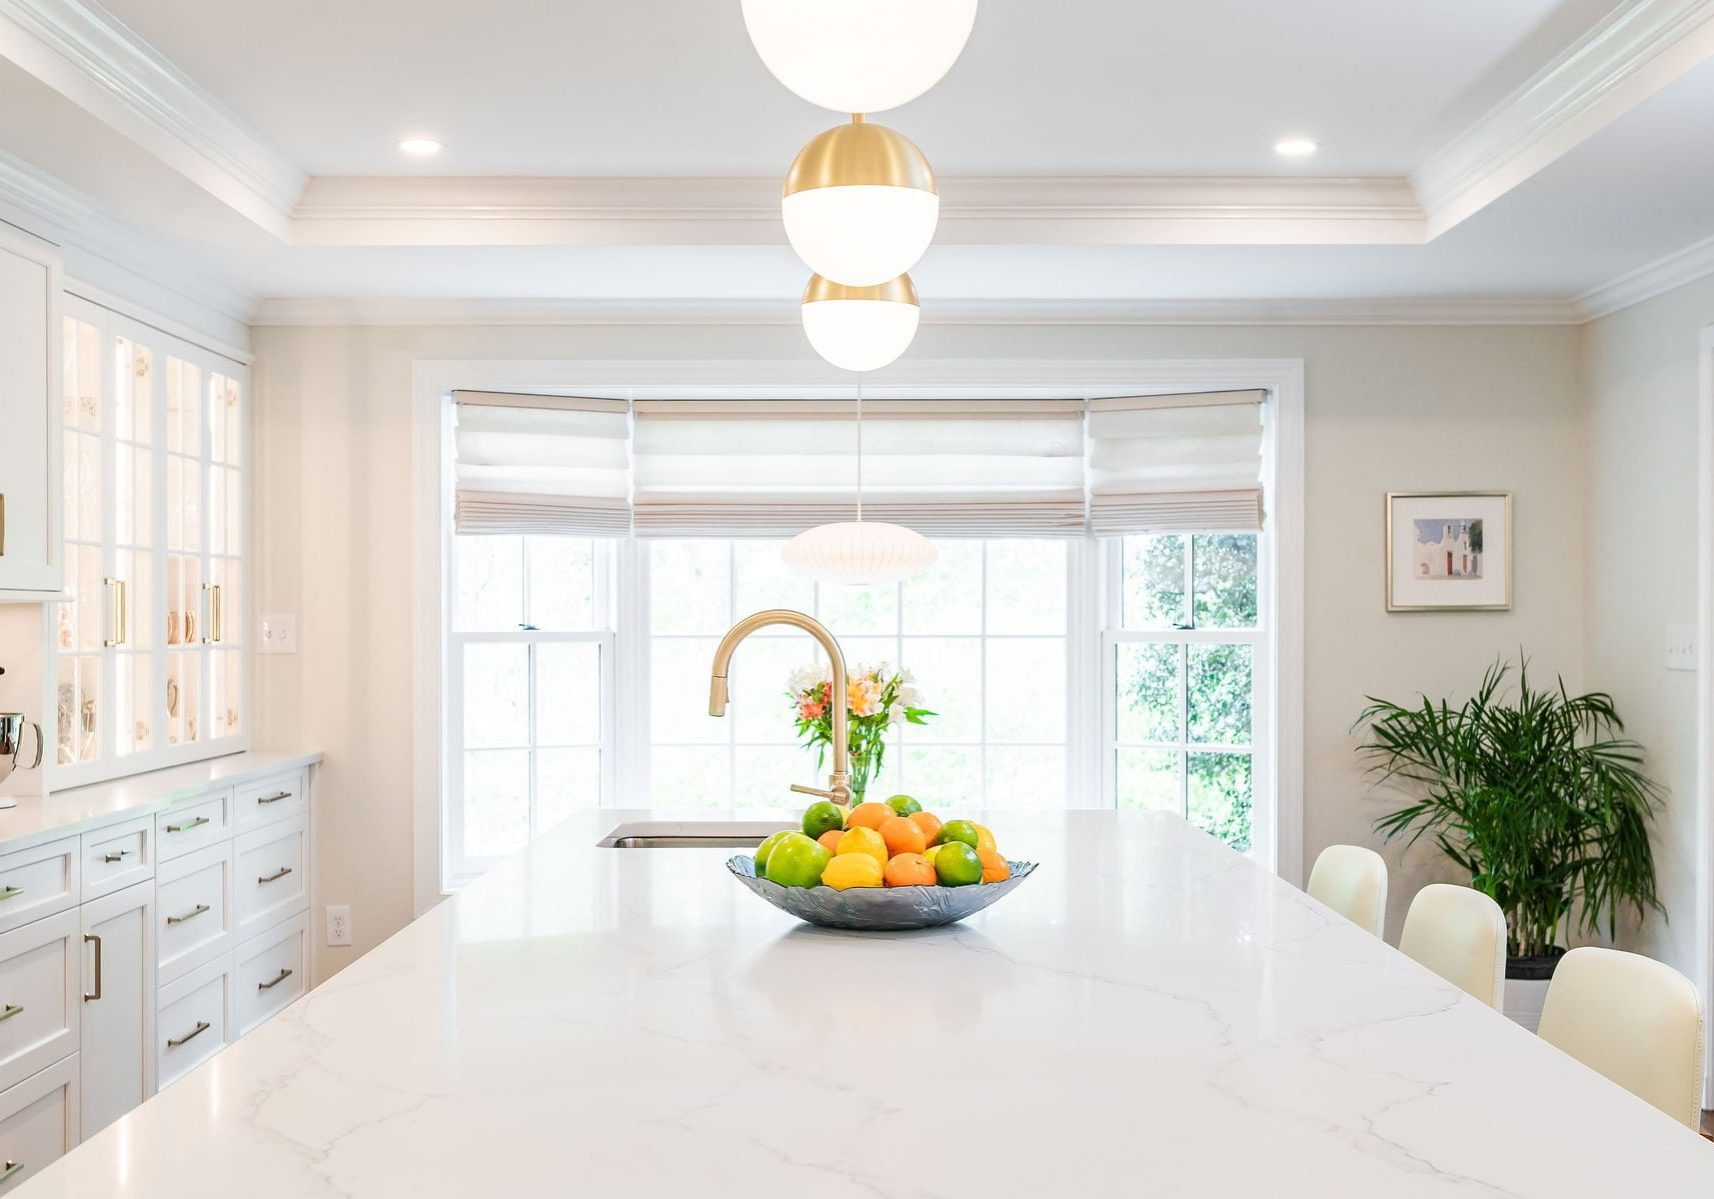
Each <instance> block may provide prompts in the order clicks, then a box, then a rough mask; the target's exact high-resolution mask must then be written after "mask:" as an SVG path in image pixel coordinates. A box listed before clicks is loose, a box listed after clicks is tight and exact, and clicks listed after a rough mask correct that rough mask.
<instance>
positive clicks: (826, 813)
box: [803, 799, 845, 840]
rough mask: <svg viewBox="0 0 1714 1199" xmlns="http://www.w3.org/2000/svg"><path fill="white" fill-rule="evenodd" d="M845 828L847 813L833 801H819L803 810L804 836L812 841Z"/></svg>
mask: <svg viewBox="0 0 1714 1199" xmlns="http://www.w3.org/2000/svg"><path fill="white" fill-rule="evenodd" d="M844 827H845V813H844V811H843V810H842V809H841V808H840V806H839V805H838V804H836V803H834V802H832V801H831V800H826V799H818V800H816V801H815V802H814V803H812V804H810V805H809V807H807V808H805V809H804V810H803V835H804V836H806V837H809V838H810V839H811V840H813V839H815V838H816V837H819V836H821V834H823V833H828V832H832V831H833V830H834V829H836V828H844Z"/></svg>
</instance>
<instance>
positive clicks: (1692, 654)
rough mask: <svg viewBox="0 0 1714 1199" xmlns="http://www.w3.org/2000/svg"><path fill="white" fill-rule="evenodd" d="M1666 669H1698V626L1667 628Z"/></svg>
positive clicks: (1670, 626)
mask: <svg viewBox="0 0 1714 1199" xmlns="http://www.w3.org/2000/svg"><path fill="white" fill-rule="evenodd" d="M1666 668H1667V669H1668V670H1695V669H1696V626H1695V625H1693V624H1669V625H1667V626H1666Z"/></svg>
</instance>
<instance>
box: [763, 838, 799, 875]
mask: <svg viewBox="0 0 1714 1199" xmlns="http://www.w3.org/2000/svg"><path fill="white" fill-rule="evenodd" d="M789 832H791V829H789V828H783V829H781V830H780V831H779V832H777V833H775V834H774V835H773V836H771V837H769V838H768V839H767V840H765V841H763V842H762V843H761V844H760V845H758V846H756V874H757V876H758V877H765V876H764V875H762V871H764V870H766V869H767V867H768V855H769V854H771V853H773V852H774V846H776V845H778V844H779V843H780V838H781V837H783V836H785V835H786V834H787V833H789Z"/></svg>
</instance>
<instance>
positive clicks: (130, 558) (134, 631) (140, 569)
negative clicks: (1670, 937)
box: [110, 549, 155, 650]
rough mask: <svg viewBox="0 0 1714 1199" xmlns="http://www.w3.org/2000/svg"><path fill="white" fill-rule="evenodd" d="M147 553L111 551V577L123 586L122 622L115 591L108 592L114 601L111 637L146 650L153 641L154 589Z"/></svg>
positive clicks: (125, 644)
mask: <svg viewBox="0 0 1714 1199" xmlns="http://www.w3.org/2000/svg"><path fill="white" fill-rule="evenodd" d="M153 574H154V571H153V569H152V567H151V556H150V554H149V552H148V551H147V550H131V549H118V550H115V551H113V578H114V579H116V580H117V581H118V582H119V583H122V584H123V585H124V592H123V594H124V597H125V603H124V608H125V611H124V613H123V615H124V617H125V621H124V623H123V625H121V624H120V623H119V617H120V615H121V613H120V612H119V611H118V608H117V603H116V601H117V599H118V596H117V594H114V593H110V597H111V599H110V602H115V604H116V606H115V610H114V612H113V615H112V617H111V619H112V620H113V622H114V624H113V632H114V638H115V640H117V641H120V642H121V643H122V644H123V645H124V647H125V648H127V649H132V650H146V649H149V648H150V647H151V646H153V645H154V644H155V619H154V614H155V589H154V586H153V582H154V579H153Z"/></svg>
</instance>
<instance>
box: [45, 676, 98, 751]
mask: <svg viewBox="0 0 1714 1199" xmlns="http://www.w3.org/2000/svg"><path fill="white" fill-rule="evenodd" d="M100 685H101V659H99V658H97V657H95V656H93V655H85V656H82V657H66V658H61V659H60V660H59V663H58V666H57V670H56V678H55V702H54V708H55V711H54V743H55V746H56V749H55V754H54V758H55V761H57V762H58V763H59V764H60V765H62V766H69V765H72V764H74V763H77V762H88V761H91V760H92V759H94V757H95V755H96V752H97V749H98V742H97V739H96V733H97V730H98V727H99V719H98V717H99V712H98V704H99V699H98V697H99V695H100V689H101V687H100Z"/></svg>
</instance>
